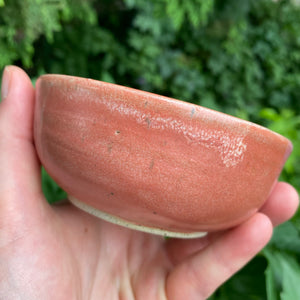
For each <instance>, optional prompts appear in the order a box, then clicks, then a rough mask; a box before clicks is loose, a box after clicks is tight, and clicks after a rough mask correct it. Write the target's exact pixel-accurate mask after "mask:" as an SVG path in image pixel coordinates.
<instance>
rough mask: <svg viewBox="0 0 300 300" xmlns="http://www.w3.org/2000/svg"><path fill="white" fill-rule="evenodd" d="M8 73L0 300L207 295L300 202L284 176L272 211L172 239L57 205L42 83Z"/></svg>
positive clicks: (0, 124) (2, 120) (0, 184)
mask: <svg viewBox="0 0 300 300" xmlns="http://www.w3.org/2000/svg"><path fill="white" fill-rule="evenodd" d="M8 73H9V74H8V75H9V78H10V82H9V85H7V84H6V86H10V89H9V90H10V91H9V93H6V92H4V91H2V98H4V101H3V102H2V103H1V105H0V137H1V139H0V165H1V169H0V266H1V275H0V299H9V300H10V299H31V300H34V299H45V300H47V299H58V300H59V299H84V300H90V299H126V300H127V299H143V300H144V299H145V300H147V299H158V300H160V299H164V300H165V299H168V300H170V299H171V300H181V299H189V300H193V299H205V298H207V297H208V296H209V295H210V294H211V293H212V292H213V291H214V290H215V289H216V288H217V287H218V286H219V285H220V284H221V283H222V282H224V281H225V280H226V279H228V278H229V277H230V276H232V275H233V274H234V273H235V272H236V271H237V270H239V269H240V268H241V267H242V266H243V265H244V264H245V263H247V262H248V261H249V260H250V259H251V258H252V257H253V256H254V255H255V254H256V253H257V252H258V251H259V250H260V249H261V248H262V247H263V246H264V245H265V244H266V243H267V241H268V240H269V238H270V236H271V233H272V224H271V222H270V221H272V222H273V225H276V224H279V223H281V222H283V221H285V220H287V219H288V218H290V217H291V215H292V214H293V213H294V211H295V210H296V208H297V205H298V197H297V194H296V193H295V191H294V190H293V189H292V188H291V187H290V186H289V185H287V184H284V183H281V184H278V185H277V187H276V188H275V189H274V192H273V193H272V195H271V196H270V198H269V199H268V201H267V202H266V204H265V206H264V207H263V208H262V210H261V212H262V213H258V214H256V215H255V216H253V217H252V218H251V219H250V220H248V221H247V222H245V223H244V224H242V225H240V226H239V227H236V228H234V229H232V230H230V231H227V232H224V233H216V234H212V235H208V237H206V238H203V239H194V240H186V241H184V240H173V239H171V240H168V241H165V240H164V239H163V238H161V237H157V236H153V235H148V234H143V233H140V232H136V231H131V230H128V229H125V228H121V227H119V226H116V225H112V224H109V223H106V222H104V221H101V220H99V219H96V218H95V217H92V216H89V215H87V214H86V213H84V212H81V211H79V210H78V209H77V208H75V207H73V206H71V205H70V204H64V205H57V206H54V207H51V206H50V205H48V204H47V202H46V200H45V199H44V196H43V195H42V192H41V183H40V166H39V163H38V159H37V157H36V154H35V149H34V146H33V137H32V123H33V122H32V120H33V101H34V91H33V88H32V86H31V83H30V80H29V78H28V77H27V76H26V74H25V73H24V72H23V71H21V70H20V69H18V68H15V67H10V69H9V72H8ZM8 75H7V76H8ZM7 76H6V78H7ZM283 199H284V201H282V200H283ZM267 216H268V217H267Z"/></svg>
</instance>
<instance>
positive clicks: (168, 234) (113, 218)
mask: <svg viewBox="0 0 300 300" xmlns="http://www.w3.org/2000/svg"><path fill="white" fill-rule="evenodd" d="M68 199H69V200H70V202H71V203H72V204H74V205H75V206H76V207H78V208H79V209H81V210H83V211H85V212H87V213H89V214H91V215H93V216H96V217H98V218H100V219H102V220H105V221H108V222H111V223H113V224H117V225H120V226H123V227H127V228H129V229H135V230H139V231H143V232H147V233H152V234H156V235H162V236H165V237H170V238H186V239H187V238H201V237H204V236H205V235H206V234H207V232H174V231H169V230H164V229H160V228H153V227H146V226H143V225H138V224H135V223H131V222H129V221H126V220H124V219H122V218H119V217H116V216H113V215H111V214H108V213H106V212H103V211H101V210H98V209H96V208H94V207H92V206H90V205H87V204H85V203H83V202H81V201H79V200H78V199H76V198H75V197H73V196H71V195H68Z"/></svg>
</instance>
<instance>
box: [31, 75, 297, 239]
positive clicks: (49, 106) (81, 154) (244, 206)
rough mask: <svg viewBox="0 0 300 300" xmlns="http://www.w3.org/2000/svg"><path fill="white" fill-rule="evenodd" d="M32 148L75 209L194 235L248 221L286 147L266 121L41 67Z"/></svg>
mask: <svg viewBox="0 0 300 300" xmlns="http://www.w3.org/2000/svg"><path fill="white" fill-rule="evenodd" d="M34 139H35V146H36V150H37V153H38V156H39V158H40V161H41V163H42V164H43V166H44V168H45V169H46V171H47V172H48V173H49V174H50V176H51V177H52V178H53V179H54V180H55V181H56V182H57V184H58V185H59V186H60V187H61V188H62V189H64V190H65V191H66V192H67V193H68V198H69V200H70V201H71V202H72V203H73V204H74V205H75V206H77V207H79V208H80V209H82V210H84V211H86V212H88V213H91V214H93V215H95V216H97V217H100V218H102V219H104V220H106V221H110V222H113V223H116V224H119V225H122V226H126V227H129V228H132V229H137V230H141V231H145V232H150V233H154V234H160V235H165V236H170V237H180V238H194V237H200V236H203V235H205V234H206V233H207V232H211V231H217V230H225V229H227V228H231V227H233V226H236V225H238V224H240V223H241V222H243V221H245V220H247V219H248V218H249V217H251V216H252V215H253V214H254V213H255V212H257V211H258V210H259V209H260V207H261V206H262V205H263V204H264V202H265V200H266V199H267V198H268V195H269V194H270V192H271V190H272V188H273V186H274V184H275V183H276V181H277V179H278V176H279V175H280V172H281V170H282V167H283V165H284V163H285V161H286V159H287V158H288V156H289V154H290V153H291V151H292V144H291V143H290V141H289V140H288V139H286V138H284V137H283V136H280V135H279V134H277V133H274V132H272V131H270V130H268V129H266V128H264V127H261V126H259V125H256V124H253V123H250V122H248V121H244V120H241V119H238V118H235V117H232V116H229V115H226V114H223V113H220V112H217V111H213V110H210V109H207V108H204V107H201V106H198V105H195V104H191V103H186V102H183V101H179V100H175V99H171V98H167V97H163V96H159V95H155V94H152V93H148V92H144V91H140V90H136V89H132V88H128V87H123V86H119V85H116V84H111V83H105V82H101V81H96V80H91V79H86V78H79V77H72V76H66V75H43V76H41V77H40V78H39V79H38V81H37V85H36V104H35V118H34Z"/></svg>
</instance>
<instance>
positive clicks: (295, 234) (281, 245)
mask: <svg viewBox="0 0 300 300" xmlns="http://www.w3.org/2000/svg"><path fill="white" fill-rule="evenodd" d="M269 245H270V246H274V247H276V248H277V249H279V250H283V251H289V252H293V253H295V254H298V255H300V233H299V231H298V229H297V228H296V226H295V225H294V224H293V223H292V222H291V221H288V222H286V223H284V224H282V225H280V226H278V227H276V228H275V229H274V234H273V237H272V240H271V242H270V243H269Z"/></svg>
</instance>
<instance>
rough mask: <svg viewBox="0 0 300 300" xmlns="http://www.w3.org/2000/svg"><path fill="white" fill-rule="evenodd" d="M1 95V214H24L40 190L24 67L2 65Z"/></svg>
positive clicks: (29, 88)
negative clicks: (16, 212) (20, 212)
mask: <svg viewBox="0 0 300 300" xmlns="http://www.w3.org/2000/svg"><path fill="white" fill-rule="evenodd" d="M1 97H2V102H1V103H0V166H1V168H0V208H1V209H0V214H1V215H2V216H3V214H5V213H6V212H7V209H8V210H9V211H15V210H16V209H17V210H21V211H22V213H23V214H24V215H25V214H27V212H28V209H29V208H32V207H33V206H34V205H36V203H34V201H35V200H34V199H36V198H37V195H39V196H41V194H42V191H41V182H40V165H39V161H38V158H37V155H36V152H35V148H34V144H33V113H34V88H33V86H32V84H31V81H30V79H29V77H28V76H27V74H26V73H25V72H24V71H23V70H21V69H20V68H18V67H14V66H8V67H6V68H5V70H4V73H3V77H2V86H1ZM40 202H44V201H40ZM0 219H1V218H0Z"/></svg>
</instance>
